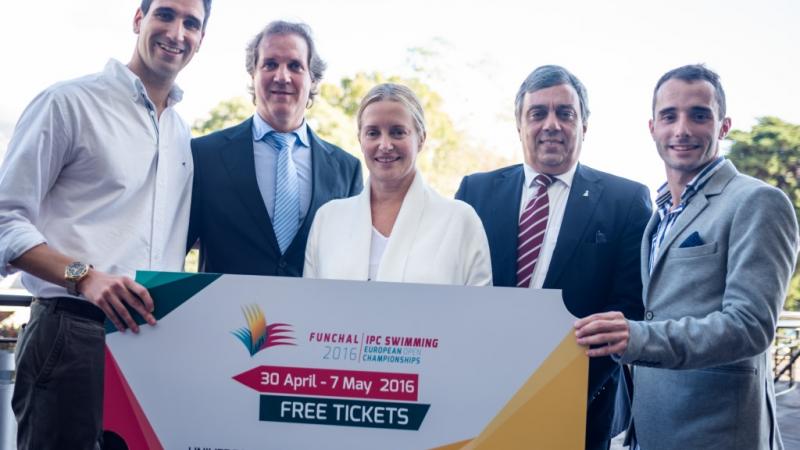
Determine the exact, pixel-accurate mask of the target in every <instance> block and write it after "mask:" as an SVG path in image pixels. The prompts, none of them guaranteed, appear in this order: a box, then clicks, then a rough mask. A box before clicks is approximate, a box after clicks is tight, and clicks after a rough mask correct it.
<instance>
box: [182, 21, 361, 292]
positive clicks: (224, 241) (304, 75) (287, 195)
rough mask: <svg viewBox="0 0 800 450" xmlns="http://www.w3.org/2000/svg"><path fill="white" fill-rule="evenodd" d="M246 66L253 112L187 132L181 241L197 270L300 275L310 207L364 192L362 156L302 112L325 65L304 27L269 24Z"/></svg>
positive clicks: (250, 46) (312, 209) (249, 51)
mask: <svg viewBox="0 0 800 450" xmlns="http://www.w3.org/2000/svg"><path fill="white" fill-rule="evenodd" d="M246 66H247V71H248V73H249V74H250V76H251V77H252V80H253V84H252V90H251V94H252V95H253V102H254V103H255V105H256V114H254V115H253V117H251V118H249V119H247V120H245V121H244V122H242V123H241V124H239V125H236V126H234V127H231V128H227V129H224V130H221V131H218V132H216V133H212V134H210V135H208V136H204V137H201V138H198V139H194V140H193V141H192V154H193V156H194V167H195V172H194V189H193V198H192V212H191V220H190V225H189V240H188V245H189V246H192V245H194V243H195V241H196V240H197V239H199V240H200V270H201V271H205V272H218V273H237V274H252V275H280V276H294V277H299V276H302V274H303V261H304V255H305V248H306V240H307V239H308V231H309V228H310V227H311V223H312V222H313V220H314V214H315V213H316V211H317V209H319V207H320V206H322V205H323V204H325V203H326V202H328V201H329V200H332V199H336V198H344V197H350V196H353V195H355V194H358V193H359V192H361V189H362V185H363V182H362V178H361V165H360V163H359V161H358V160H357V159H356V158H355V157H353V156H352V155H349V154H347V153H346V152H344V151H343V150H342V149H341V148H339V147H336V146H335V145H333V144H330V143H328V142H325V141H323V140H322V139H320V138H319V137H318V136H317V135H316V134H315V133H314V132H313V131H312V130H311V128H310V127H309V126H308V124H307V123H306V121H305V110H306V108H307V107H308V106H309V105H310V104H311V101H312V100H313V97H314V95H316V93H317V89H318V86H319V82H320V80H321V79H322V74H323V72H324V70H325V63H324V62H323V61H322V60H321V59H320V57H319V55H318V54H317V52H316V48H315V46H314V41H313V39H312V37H311V30H310V29H309V28H308V26H306V25H304V24H299V23H291V22H283V21H277V22H272V23H270V24H269V25H267V26H266V28H264V30H262V31H261V32H260V33H259V34H257V35H256V36H255V37H254V38H253V40H252V41H251V42H250V43H249V44H248V47H247V61H246Z"/></svg>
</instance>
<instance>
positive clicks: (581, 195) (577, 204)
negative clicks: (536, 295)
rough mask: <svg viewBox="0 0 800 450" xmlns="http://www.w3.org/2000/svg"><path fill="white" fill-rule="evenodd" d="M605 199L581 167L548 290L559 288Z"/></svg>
mask: <svg viewBox="0 0 800 450" xmlns="http://www.w3.org/2000/svg"><path fill="white" fill-rule="evenodd" d="M602 195H603V184H602V183H601V182H600V180H599V179H598V178H597V177H596V176H595V175H594V174H593V173H592V172H591V171H590V170H587V169H586V168H584V167H582V166H580V165H578V167H577V169H576V170H575V176H574V177H573V178H572V186H571V187H570V190H569V196H568V197H567V206H566V209H565V210H564V219H563V220H562V221H561V229H560V230H559V231H558V240H557V241H556V248H555V249H554V250H553V257H552V258H551V259H550V266H549V267H548V268H547V276H546V277H545V280H544V285H543V287H544V288H551V287H553V286H556V284H555V283H556V282H557V281H558V278H559V277H560V276H561V273H562V272H563V271H564V268H565V267H566V266H567V263H568V262H569V260H570V258H572V255H573V253H575V250H576V249H577V248H578V245H579V244H580V243H581V242H582V241H583V236H584V234H585V233H586V227H587V226H588V225H589V224H590V223H591V222H592V217H594V214H595V210H596V209H597V204H598V203H599V202H600V198H601V197H602Z"/></svg>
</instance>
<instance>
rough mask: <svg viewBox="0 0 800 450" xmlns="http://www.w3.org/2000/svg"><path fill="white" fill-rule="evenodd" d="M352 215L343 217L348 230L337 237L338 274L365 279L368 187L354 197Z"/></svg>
mask: <svg viewBox="0 0 800 450" xmlns="http://www.w3.org/2000/svg"><path fill="white" fill-rule="evenodd" d="M356 199H357V200H356V204H355V208H354V209H353V210H352V211H351V214H352V217H346V218H344V220H345V223H347V224H352V225H348V228H349V229H348V230H347V231H346V232H345V233H343V234H342V235H340V236H339V237H338V238H337V241H338V243H337V248H339V249H341V261H340V264H339V266H338V267H339V269H338V272H337V274H338V276H337V278H340V279H342V280H366V279H367V278H369V257H370V248H371V246H372V212H371V210H370V205H369V188H366V189H364V190H363V191H361V193H360V194H358V196H357V197H356Z"/></svg>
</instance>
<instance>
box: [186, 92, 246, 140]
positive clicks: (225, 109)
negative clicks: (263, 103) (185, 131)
mask: <svg viewBox="0 0 800 450" xmlns="http://www.w3.org/2000/svg"><path fill="white" fill-rule="evenodd" d="M253 112H255V106H253V103H252V102H251V101H250V100H248V99H247V98H245V97H233V98H230V99H228V100H223V101H221V102H219V103H218V104H217V106H215V107H214V108H212V109H211V111H210V112H209V113H208V117H207V118H206V119H198V120H196V121H195V122H194V124H193V125H192V135H194V136H204V135H206V134H209V133H213V132H214V131H218V130H221V129H223V128H227V127H231V126H233V125H236V124H238V123H239V122H241V121H243V120H244V119H246V118H248V117H250V116H252V115H253Z"/></svg>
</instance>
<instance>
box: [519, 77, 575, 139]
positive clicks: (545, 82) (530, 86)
mask: <svg viewBox="0 0 800 450" xmlns="http://www.w3.org/2000/svg"><path fill="white" fill-rule="evenodd" d="M560 84H567V85H570V86H572V87H573V88H574V89H575V92H576V93H577V94H578V101H579V102H580V105H581V120H582V121H583V123H584V124H585V123H586V120H588V119H589V96H588V94H587V93H586V88H585V87H584V86H583V83H581V80H579V79H578V77H576V76H575V75H573V74H572V73H570V71H569V70H567V69H565V68H563V67H561V66H554V65H548V66H540V67H537V68H536V69H534V71H533V72H531V73H530V75H528V78H525V81H523V82H522V85H520V87H519V90H518V91H517V97H516V98H515V99H514V111H515V115H516V118H517V127H519V126H520V124H521V123H522V103H523V100H525V94H527V93H528V92H536V91H540V90H542V89H547V88H549V87H553V86H558V85H560Z"/></svg>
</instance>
